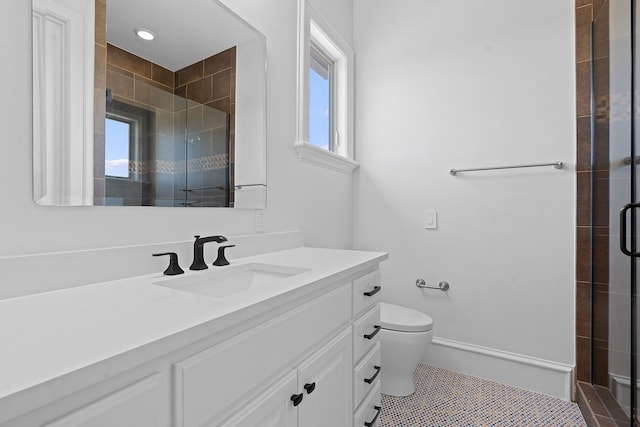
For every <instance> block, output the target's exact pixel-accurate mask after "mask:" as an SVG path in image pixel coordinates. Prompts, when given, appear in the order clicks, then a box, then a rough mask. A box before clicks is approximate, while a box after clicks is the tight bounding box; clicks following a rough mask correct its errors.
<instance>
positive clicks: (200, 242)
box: [189, 236, 227, 270]
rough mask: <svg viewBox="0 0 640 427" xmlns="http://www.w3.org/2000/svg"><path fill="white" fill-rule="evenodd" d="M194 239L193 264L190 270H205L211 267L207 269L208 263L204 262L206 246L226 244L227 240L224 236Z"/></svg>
mask: <svg viewBox="0 0 640 427" xmlns="http://www.w3.org/2000/svg"><path fill="white" fill-rule="evenodd" d="M194 237H195V238H196V240H195V242H193V262H192V263H191V266H190V267H189V270H205V269H207V268H209V267H207V263H206V262H204V244H205V243H209V242H216V243H222V242H226V241H227V238H226V237H224V236H209V237H200V236H194Z"/></svg>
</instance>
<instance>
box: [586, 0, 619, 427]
mask: <svg viewBox="0 0 640 427" xmlns="http://www.w3.org/2000/svg"><path fill="white" fill-rule="evenodd" d="M596 11H598V13H599V14H600V15H599V16H598V26H597V31H595V32H594V46H592V43H591V24H592V22H593V21H594V19H595V13H596ZM608 24H609V18H608V2H607V0H576V112H577V122H576V127H577V153H576V154H577V156H576V159H577V161H576V170H577V180H576V181H577V189H576V190H577V191H576V193H577V211H576V226H577V229H576V365H577V372H576V379H577V381H580V382H586V383H592V384H595V385H597V386H602V387H606V388H608V387H609V346H610V342H609V281H610V279H609V239H610V232H609V108H608V102H609V101H608V100H609V85H608V78H607V76H608V73H609V41H608V39H609V30H608ZM592 48H593V50H592ZM592 68H593V69H594V70H595V73H597V75H598V76H600V77H599V78H598V79H597V82H596V85H595V86H594V87H593V91H594V92H593V94H592V84H591V79H592V75H591V70H592ZM600 82H602V83H600ZM592 95H593V99H594V100H595V102H594V108H595V115H594V120H593V122H592V119H591V113H592V110H591V109H592ZM592 126H593V127H592ZM592 137H595V138H594V141H595V142H596V144H595V146H594V147H593V149H592V143H591V141H592ZM603 390H604V389H603ZM582 396H583V394H581V393H578V400H579V403H580V404H581V406H584V407H585V408H586V407H588V406H589V402H587V400H588V399H583V400H584V401H580V400H581V398H582ZM617 409H618V410H619V408H617ZM591 412H592V411H591V410H587V411H583V413H586V414H589V413H591ZM586 416H587V415H585V417H586ZM597 418H598V420H599V421H600V423H605V424H603V425H608V424H606V423H607V422H609V421H608V420H604V419H601V418H602V415H598V416H597ZM587 421H589V420H587ZM611 422H612V421H611ZM597 425H599V424H597ZM612 425H613V424H612Z"/></svg>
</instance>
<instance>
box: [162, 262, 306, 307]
mask: <svg viewBox="0 0 640 427" xmlns="http://www.w3.org/2000/svg"><path fill="white" fill-rule="evenodd" d="M305 271H309V269H307V268H298V267H288V266H283V265H273V264H258V263H252V264H243V265H238V266H232V267H225V268H223V269H221V270H207V271H205V272H201V273H198V274H193V275H190V276H184V277H177V278H172V279H167V280H163V281H158V282H154V283H153V284H154V285H158V286H164V287H167V288H171V289H176V290H180V291H186V292H192V293H194V294H200V295H206V296H208V297H213V298H228V297H230V296H233V295H236V294H241V293H243V292H249V291H251V290H255V289H259V288H264V287H268V286H270V285H273V284H274V283H277V282H278V281H280V280H282V279H285V278H287V277H291V276H295V275H296V274H300V273H304V272H305Z"/></svg>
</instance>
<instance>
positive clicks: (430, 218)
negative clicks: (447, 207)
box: [422, 210, 438, 230]
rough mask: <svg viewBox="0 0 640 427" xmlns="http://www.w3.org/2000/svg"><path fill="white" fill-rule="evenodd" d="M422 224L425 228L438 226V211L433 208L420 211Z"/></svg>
mask: <svg viewBox="0 0 640 427" xmlns="http://www.w3.org/2000/svg"><path fill="white" fill-rule="evenodd" d="M422 225H423V226H424V228H426V229H434V230H435V229H436V228H438V212H436V211H435V210H426V211H423V212H422Z"/></svg>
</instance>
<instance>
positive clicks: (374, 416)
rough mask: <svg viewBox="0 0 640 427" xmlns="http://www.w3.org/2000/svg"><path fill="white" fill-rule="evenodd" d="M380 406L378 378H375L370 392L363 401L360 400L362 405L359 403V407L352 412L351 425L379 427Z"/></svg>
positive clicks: (354, 426) (380, 397) (355, 426)
mask: <svg viewBox="0 0 640 427" xmlns="http://www.w3.org/2000/svg"><path fill="white" fill-rule="evenodd" d="M381 408H382V396H381V395H380V380H376V384H375V386H374V387H373V389H372V390H371V393H369V395H368V396H367V397H366V398H365V400H364V402H362V405H360V408H358V410H357V411H356V412H355V413H354V414H353V427H366V426H370V427H379V426H380V411H381ZM365 423H367V424H365Z"/></svg>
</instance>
